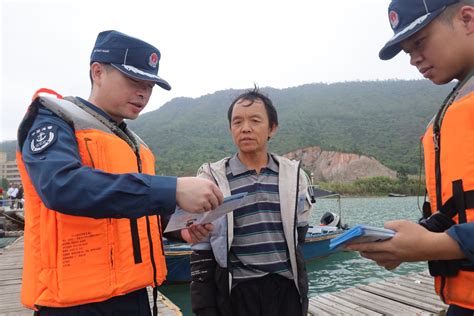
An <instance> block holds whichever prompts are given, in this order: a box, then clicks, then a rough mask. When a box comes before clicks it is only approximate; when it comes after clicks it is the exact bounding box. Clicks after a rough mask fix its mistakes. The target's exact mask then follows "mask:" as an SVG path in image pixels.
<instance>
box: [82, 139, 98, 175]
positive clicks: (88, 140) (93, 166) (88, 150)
mask: <svg viewBox="0 0 474 316" xmlns="http://www.w3.org/2000/svg"><path fill="white" fill-rule="evenodd" d="M84 141H85V142H86V149H87V153H88V154H89V159H90V160H91V165H92V168H95V164H94V159H92V154H91V151H90V149H89V142H90V141H92V139H90V138H88V137H86V138H84Z"/></svg>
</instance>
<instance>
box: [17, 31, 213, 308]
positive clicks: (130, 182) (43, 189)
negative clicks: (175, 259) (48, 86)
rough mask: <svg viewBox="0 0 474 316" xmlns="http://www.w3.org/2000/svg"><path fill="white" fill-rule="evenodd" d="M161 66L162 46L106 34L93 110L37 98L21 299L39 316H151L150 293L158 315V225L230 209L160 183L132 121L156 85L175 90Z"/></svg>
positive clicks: (23, 142)
mask: <svg viewBox="0 0 474 316" xmlns="http://www.w3.org/2000/svg"><path fill="white" fill-rule="evenodd" d="M159 61H160V51H159V50H158V49H156V48H155V47H153V46H152V45H150V44H148V43H146V42H144V41H142V40H139V39H137V38H133V37H130V36H128V35H125V34H123V33H120V32H117V31H105V32H101V33H100V34H99V35H98V37H97V40H96V43H95V46H94V49H93V51H92V55H91V79H92V83H93V87H92V92H91V95H90V97H89V99H88V100H85V99H82V98H79V97H66V98H62V97H60V96H58V97H52V96H38V97H36V96H35V98H34V99H33V102H32V103H31V105H30V107H29V108H28V112H27V114H26V115H25V118H24V119H23V121H22V123H21V125H20V127H19V130H18V151H17V161H18V165H19V169H20V174H21V178H22V182H23V183H24V192H25V193H24V194H25V201H26V205H25V237H24V241H25V254H24V269H23V283H22V290H21V300H22V303H23V304H24V305H25V306H27V307H28V308H31V309H34V310H36V313H37V314H38V315H64V314H73V313H74V314H78V315H90V314H94V315H117V314H120V315H150V314H151V311H150V306H149V300H148V295H147V292H146V287H147V286H152V287H153V288H154V300H155V306H154V313H155V314H156V312H157V308H156V298H157V286H158V285H160V284H161V283H162V282H163V281H164V280H165V277H166V265H165V259H164V251H163V242H162V227H161V220H160V216H169V215H170V214H171V213H172V212H173V211H174V210H175V208H176V206H177V205H180V206H181V207H182V208H184V209H186V210H188V211H191V212H203V211H204V210H206V207H207V209H210V208H214V207H216V206H217V204H219V203H220V202H221V199H222V198H221V195H219V194H220V192H219V191H218V189H217V187H216V186H215V185H214V184H213V183H212V182H210V181H206V182H203V181H202V180H201V179H197V178H176V177H166V176H154V169H155V159H154V156H153V153H152V152H151V150H150V149H149V148H148V147H147V145H146V144H145V143H144V142H143V141H142V140H141V139H140V138H139V137H138V136H137V135H136V134H135V133H133V131H131V130H130V129H129V128H128V127H127V125H126V123H125V122H124V121H123V120H124V119H135V118H136V117H138V114H139V113H140V111H141V110H142V109H143V108H144V107H145V106H146V104H147V103H148V100H149V98H150V96H151V92H152V89H153V87H154V85H155V84H157V85H159V86H160V87H162V88H164V89H166V90H170V89H171V87H170V85H169V84H168V83H167V82H166V81H165V80H163V79H161V78H160V77H158V65H159ZM188 194H192V195H193V196H195V198H194V197H190V196H188ZM206 196H207V197H210V198H209V199H211V201H209V199H205V198H204V197H206ZM197 197H199V198H200V199H202V200H203V201H204V202H201V203H200V202H199V201H197V200H196V198H197ZM203 203H205V206H206V207H204V206H203ZM190 205H193V207H190ZM194 205H195V206H194Z"/></svg>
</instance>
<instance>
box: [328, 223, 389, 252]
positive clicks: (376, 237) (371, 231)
mask: <svg viewBox="0 0 474 316" xmlns="http://www.w3.org/2000/svg"><path fill="white" fill-rule="evenodd" d="M394 235H395V232H394V231H393V230H391V229H385V228H379V227H372V226H368V225H357V226H354V227H352V228H351V229H349V230H348V231H346V232H344V233H342V234H341V235H339V236H337V237H336V238H333V239H331V240H330V242H329V248H330V249H331V250H332V249H336V248H339V247H342V246H346V245H349V244H358V243H365V242H375V241H382V240H387V239H390V238H392V237H393V236H394Z"/></svg>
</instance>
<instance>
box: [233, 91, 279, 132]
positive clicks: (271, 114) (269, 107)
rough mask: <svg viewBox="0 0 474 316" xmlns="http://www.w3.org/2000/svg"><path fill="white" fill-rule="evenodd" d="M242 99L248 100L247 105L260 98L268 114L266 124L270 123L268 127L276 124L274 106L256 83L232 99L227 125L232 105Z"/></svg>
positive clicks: (276, 115) (276, 118)
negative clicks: (250, 88)
mask: <svg viewBox="0 0 474 316" xmlns="http://www.w3.org/2000/svg"><path fill="white" fill-rule="evenodd" d="M244 100H245V101H250V103H249V104H248V105H247V106H250V105H252V104H254V102H255V101H257V100H261V101H262V102H263V104H264V105H265V111H266V112H267V116H268V124H269V125H270V126H269V127H270V128H271V127H273V126H278V114H277V111H276V109H275V107H274V106H273V102H272V100H270V98H269V97H267V96H266V95H264V94H262V93H261V92H260V89H259V88H258V86H257V85H255V86H254V88H253V89H252V90H247V91H245V92H244V93H242V94H240V95H239V96H238V97H237V98H235V99H234V101H232V103H231V104H230V107H229V110H228V111H227V119H228V120H229V126H230V125H231V121H232V111H233V110H234V105H235V104H236V103H237V102H238V101H244Z"/></svg>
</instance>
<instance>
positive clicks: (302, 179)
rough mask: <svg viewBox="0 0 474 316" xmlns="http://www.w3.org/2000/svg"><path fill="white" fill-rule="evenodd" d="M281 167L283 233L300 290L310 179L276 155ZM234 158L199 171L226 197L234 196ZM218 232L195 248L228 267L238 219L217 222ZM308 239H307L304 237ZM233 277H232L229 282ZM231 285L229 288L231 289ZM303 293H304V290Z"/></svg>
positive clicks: (293, 163)
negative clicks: (301, 230) (230, 170)
mask: <svg viewBox="0 0 474 316" xmlns="http://www.w3.org/2000/svg"><path fill="white" fill-rule="evenodd" d="M272 157H273V158H274V159H275V161H276V162H277V163H278V164H279V176H278V187H279V195H280V210H281V220H282V224H283V231H284V235H285V239H286V243H287V247H288V253H289V256H290V263H291V270H292V274H293V279H294V281H295V284H296V287H297V288H298V290H300V289H299V285H298V277H299V275H298V274H299V272H300V271H299V269H298V265H297V258H296V247H297V242H298V231H297V227H303V226H306V225H308V217H309V214H310V210H311V206H312V204H311V198H310V196H309V194H308V190H307V188H308V180H307V179H308V177H307V175H306V173H305V172H304V171H303V169H301V168H300V162H299V161H294V160H289V159H287V158H285V157H282V156H277V155H275V154H272ZM229 159H230V157H226V158H224V159H221V160H219V161H217V162H214V163H206V164H203V165H202V166H201V167H200V168H199V170H198V175H197V176H198V177H201V178H205V179H209V180H211V181H213V182H215V183H216V184H217V185H218V186H219V188H220V189H221V191H222V193H223V194H224V196H229V195H231V193H230V188H229V182H228V181H227V177H226V163H227V161H228V160H229ZM213 224H214V230H213V231H212V232H211V233H210V234H209V236H208V238H206V239H204V240H203V241H201V242H200V243H198V244H194V245H193V246H192V249H193V250H211V249H212V252H213V254H214V257H215V259H216V262H217V263H218V264H219V266H221V267H223V268H227V262H228V253H229V250H230V247H231V245H232V240H233V237H234V229H233V227H234V217H233V213H232V212H230V213H228V214H227V216H224V217H221V218H220V219H217V220H216V221H215V222H214V223H213ZM303 238H304V236H303ZM231 282H232V277H231V276H230V275H229V283H230V284H231ZM230 288H231V286H229V289H230ZM300 292H301V291H300Z"/></svg>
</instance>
